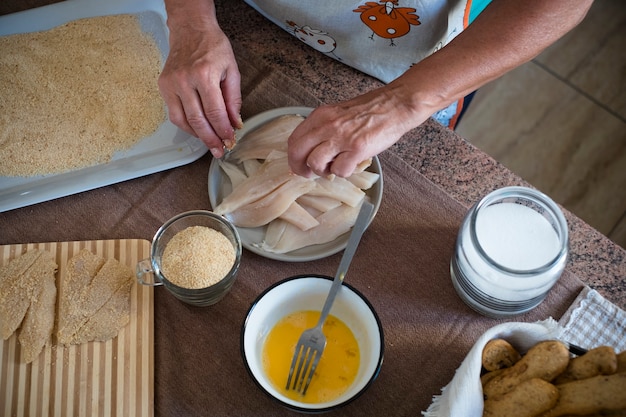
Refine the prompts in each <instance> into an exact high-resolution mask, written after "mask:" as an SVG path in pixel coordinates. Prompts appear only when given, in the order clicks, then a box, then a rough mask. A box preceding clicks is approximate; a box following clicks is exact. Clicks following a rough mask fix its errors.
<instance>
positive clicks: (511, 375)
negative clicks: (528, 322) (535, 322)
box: [483, 340, 569, 399]
mask: <svg viewBox="0 0 626 417" xmlns="http://www.w3.org/2000/svg"><path fill="white" fill-rule="evenodd" d="M568 362H569V351H568V350H567V347H566V346H565V345H564V344H563V343H561V342H559V341H555V340H549V341H544V342H539V343H537V344H536V345H535V346H533V347H532V348H530V350H529V351H528V353H526V355H524V356H523V357H522V359H520V360H519V361H518V362H517V363H516V364H515V365H513V366H512V367H510V368H505V369H504V370H503V372H502V373H501V374H500V375H497V376H495V377H494V378H493V379H491V380H490V381H489V382H487V383H486V384H485V386H484V387H483V393H484V395H485V399H491V398H494V397H496V396H499V395H502V394H506V393H507V392H509V391H511V390H512V389H513V388H514V387H515V386H516V385H517V384H519V383H520V382H523V381H526V380H529V379H532V378H541V379H543V380H544V381H552V380H553V379H554V378H556V377H557V376H558V375H559V374H561V372H563V371H564V370H565V368H567V364H568Z"/></svg>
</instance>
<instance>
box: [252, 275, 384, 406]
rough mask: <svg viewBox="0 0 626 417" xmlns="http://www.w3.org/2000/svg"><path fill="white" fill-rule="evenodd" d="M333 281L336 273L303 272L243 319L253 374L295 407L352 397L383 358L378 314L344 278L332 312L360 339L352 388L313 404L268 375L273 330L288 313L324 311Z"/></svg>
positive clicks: (270, 392)
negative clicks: (290, 394)
mask: <svg viewBox="0 0 626 417" xmlns="http://www.w3.org/2000/svg"><path fill="white" fill-rule="evenodd" d="M331 284H332V278H330V277H327V276H322V275H300V276H295V277H291V278H287V279H285V280H283V281H280V282H278V283H276V284H274V285H273V286H271V287H270V288H268V289H267V290H265V291H264V292H263V293H262V294H261V295H259V296H258V297H257V299H256V300H255V301H254V303H253V304H252V306H251V307H250V310H249V311H248V314H247V316H246V320H245V323H244V325H243V329H242V335H241V352H242V355H243V358H244V362H245V364H246V368H247V369H248V372H249V373H250V375H251V376H252V379H253V380H254V382H256V384H257V385H258V386H259V388H260V389H261V390H262V391H264V392H265V393H266V394H268V395H269V396H270V397H272V398H273V399H275V400H277V401H278V402H279V403H280V404H282V405H283V406H285V407H287V408H290V409H292V410H295V411H300V412H307V413H319V412H325V411H330V410H333V409H335V408H337V407H340V406H343V405H345V404H347V403H349V402H351V401H353V400H354V399H356V398H357V397H358V396H360V395H361V394H362V393H363V392H364V391H365V390H366V389H367V388H368V387H369V386H370V385H371V384H372V382H373V381H374V380H375V379H376V377H377V376H378V373H379V371H380V368H381V366H382V363H383V352H384V336H383V329H382V326H381V323H380V320H379V318H378V315H377V314H376V312H375V311H374V308H373V307H372V305H371V304H370V303H369V301H367V299H366V298H365V297H364V296H363V295H362V294H361V293H359V292H358V291H357V290H356V289H354V288H353V287H351V286H350V285H349V284H345V283H344V284H343V287H342V288H341V290H340V291H339V294H337V298H336V299H335V302H334V304H333V306H332V309H331V312H330V314H332V315H334V316H335V317H337V318H339V319H340V320H341V321H343V322H344V323H345V324H346V325H347V326H348V327H349V328H350V330H351V331H352V333H353V334H354V336H355V338H356V340H357V342H358V344H359V350H360V356H361V363H360V366H359V371H358V373H357V376H356V378H355V380H354V382H353V383H352V385H351V386H350V388H349V389H348V390H347V391H346V392H345V393H344V394H343V395H341V396H340V397H339V398H336V399H335V400H333V401H328V402H324V403H315V404H311V403H304V402H300V401H295V400H292V399H290V398H287V397H285V396H284V395H282V394H281V393H280V392H279V391H278V390H276V389H275V388H274V387H273V386H272V384H271V383H270V381H269V380H268V379H267V377H266V375H265V372H264V370H263V364H262V359H261V357H262V350H263V344H264V343H265V338H266V336H267V334H268V333H269V331H270V330H271V329H272V328H273V327H274V325H275V324H276V323H277V322H278V321H279V320H280V319H282V318H283V317H285V316H286V315H288V314H290V313H293V312H297V311H303V310H317V311H320V310H321V309H322V306H323V304H324V301H325V300H326V296H327V295H328V291H329V289H330V286H331ZM285 359H286V360H291V358H285Z"/></svg>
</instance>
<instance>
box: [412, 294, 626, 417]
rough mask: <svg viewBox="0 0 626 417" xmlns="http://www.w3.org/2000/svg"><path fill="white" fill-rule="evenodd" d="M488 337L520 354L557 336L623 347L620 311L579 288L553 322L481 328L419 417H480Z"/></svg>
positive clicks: (625, 323) (625, 331) (625, 320)
mask: <svg viewBox="0 0 626 417" xmlns="http://www.w3.org/2000/svg"><path fill="white" fill-rule="evenodd" d="M494 338H503V339H506V340H508V341H509V342H510V343H511V344H512V345H513V346H515V348H517V349H518V350H519V351H520V352H526V351H527V350H528V349H530V348H531V347H532V346H533V345H534V344H535V343H537V342H539V341H542V340H554V339H558V340H562V341H564V342H569V343H573V344H575V345H578V346H580V347H583V348H586V349H589V348H593V347H596V346H601V345H609V346H613V347H614V348H615V350H616V351H617V352H621V351H623V350H626V312H624V311H623V310H622V309H620V308H619V307H617V306H615V305H614V304H611V303H610V302H609V301H607V300H606V299H605V298H603V297H602V296H601V295H600V294H599V293H598V292H597V291H595V290H592V289H590V288H585V289H584V290H583V291H581V293H580V294H579V296H578V297H577V299H576V300H575V301H574V303H572V305H571V306H570V308H569V309H568V311H567V312H566V314H565V315H564V316H563V317H562V318H561V321H560V322H559V323H557V322H556V321H555V320H554V319H552V318H548V319H547V320H544V321H540V322H537V323H519V322H511V323H503V324H500V325H498V326H495V327H492V328H491V329H489V330H487V331H486V332H485V333H484V334H483V335H482V336H480V338H479V339H478V340H477V341H476V343H475V344H474V346H473V347H472V349H471V350H470V351H469V353H468V354H467V356H466V357H465V359H464V360H463V362H462V363H461V366H460V367H459V368H458V369H457V370H456V373H455V375H454V377H453V378H452V381H450V383H449V384H448V385H446V386H445V387H444V388H443V389H442V390H441V395H436V396H435V397H434V398H433V402H432V404H431V405H430V406H429V407H428V410H426V411H424V412H422V414H423V415H424V416H425V417H459V416H463V417H481V416H482V412H483V392H482V387H481V385H480V371H481V366H482V365H481V360H482V351H483V348H484V347H485V345H486V344H487V342H488V341H489V340H491V339H494Z"/></svg>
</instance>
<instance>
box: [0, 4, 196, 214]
mask: <svg viewBox="0 0 626 417" xmlns="http://www.w3.org/2000/svg"><path fill="white" fill-rule="evenodd" d="M122 13H130V14H136V15H138V16H139V20H140V22H141V25H142V28H143V30H144V31H146V32H148V33H150V34H151V35H152V36H153V37H154V39H155V40H156V43H157V45H158V47H159V49H160V51H161V54H162V57H163V60H164V61H165V57H167V54H168V52H169V46H168V31H167V26H166V25H165V20H166V14H165V8H164V6H163V2H162V1H160V0H134V1H129V0H106V1H102V0H66V1H63V2H60V3H55V4H51V5H48V6H44V7H39V8H36V9H31V10H26V11H23V12H19V13H13V14H10V15H5V16H0V36H4V35H11V34H15V33H27V32H34V31H42V30H48V29H51V28H53V27H55V26H58V25H61V24H63V23H66V22H69V21H71V20H76V19H81V18H85V17H93V16H103V15H111V14H122ZM207 150H208V149H207V147H206V146H205V145H204V144H203V143H202V142H201V141H200V140H198V139H196V138H194V137H192V136H190V135H188V134H187V133H185V132H183V131H182V130H180V129H178V128H177V127H176V126H174V125H173V124H172V123H171V122H170V121H169V120H167V121H165V122H164V123H163V124H162V125H161V126H160V127H159V128H158V129H157V131H156V132H155V133H154V134H153V135H152V136H149V137H146V138H144V139H143V140H141V141H140V142H139V143H137V145H135V146H134V147H133V148H131V149H129V150H128V151H124V152H118V153H116V154H115V155H114V156H113V158H112V160H111V162H109V163H107V164H102V165H97V166H93V167H89V168H83V169H78V170H75V171H70V172H66V173H62V174H54V175H47V176H36V177H1V176H0V212H3V211H7V210H12V209H15V208H19V207H24V206H28V205H31V204H36V203H40V202H42V201H47V200H52V199H54V198H59V197H64V196H67V195H70V194H75V193H79V192H82V191H86V190H91V189H94V188H98V187H102V186H105V185H109V184H114V183H117V182H121V181H125V180H128V179H131V178H137V177H141V176H144V175H148V174H152V173H154V172H158V171H163V170H166V169H170V168H174V167H177V166H181V165H184V164H187V163H190V162H192V161H195V160H196V159H198V158H200V157H201V156H202V155H204V154H205V153H206V152H207Z"/></svg>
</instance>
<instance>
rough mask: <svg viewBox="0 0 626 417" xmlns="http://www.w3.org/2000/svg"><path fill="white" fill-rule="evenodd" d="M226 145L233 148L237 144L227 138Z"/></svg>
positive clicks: (227, 147)
mask: <svg viewBox="0 0 626 417" xmlns="http://www.w3.org/2000/svg"><path fill="white" fill-rule="evenodd" d="M224 146H226V149H233V147H234V146H235V141H234V140H230V139H226V140H224Z"/></svg>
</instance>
